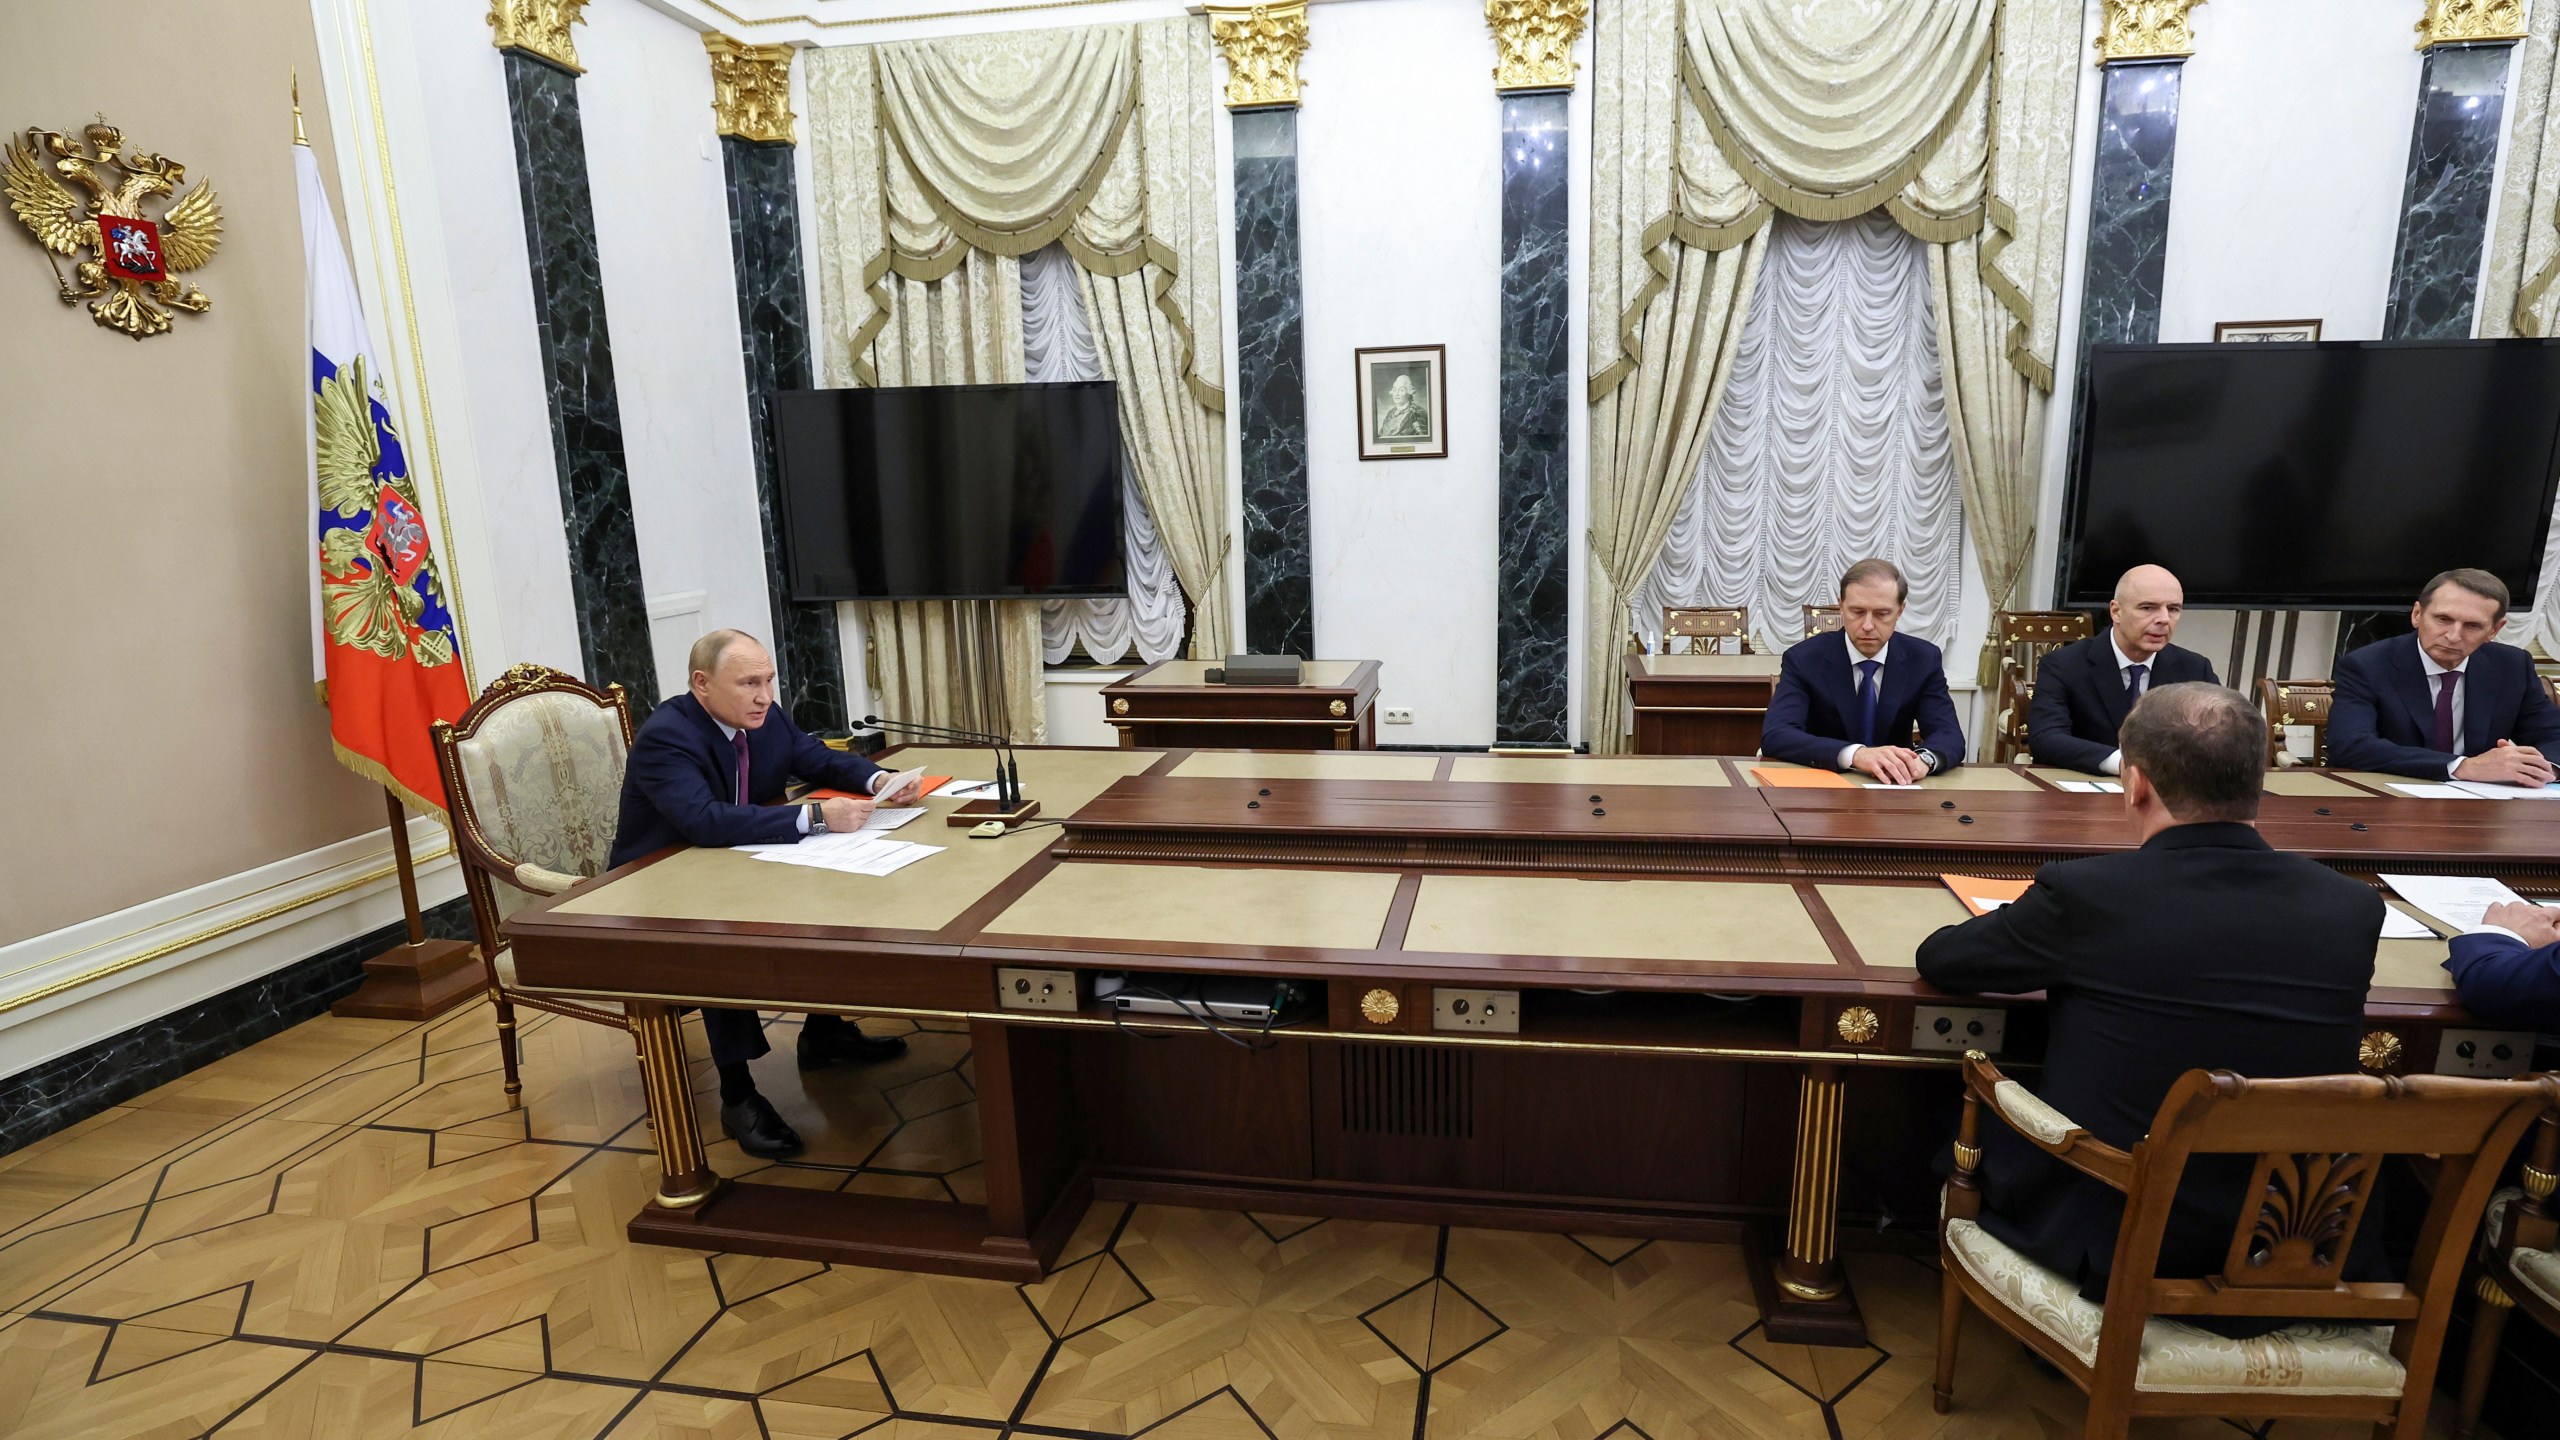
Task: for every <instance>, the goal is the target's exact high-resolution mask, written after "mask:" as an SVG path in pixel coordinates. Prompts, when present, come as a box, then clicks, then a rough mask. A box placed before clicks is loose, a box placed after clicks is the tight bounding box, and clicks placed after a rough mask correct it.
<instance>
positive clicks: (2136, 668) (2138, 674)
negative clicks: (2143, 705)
mask: <svg viewBox="0 0 2560 1440" xmlns="http://www.w3.org/2000/svg"><path fill="white" fill-rule="evenodd" d="M2150 670H2151V667H2150V666H2148V665H2127V666H2126V667H2124V698H2126V699H2127V700H2139V699H2141V698H2142V682H2143V681H2144V680H2145V679H2148V678H2149V674H2150Z"/></svg>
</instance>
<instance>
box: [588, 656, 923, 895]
mask: <svg viewBox="0 0 2560 1440" xmlns="http://www.w3.org/2000/svg"><path fill="white" fill-rule="evenodd" d="M745 734H746V737H747V799H748V801H749V803H748V804H745V805H739V804H734V803H732V797H733V796H735V795H736V794H737V790H738V755H737V751H736V750H735V749H733V748H732V747H731V746H730V743H729V740H728V737H726V736H724V735H722V734H721V733H720V724H719V722H718V721H716V720H713V719H712V718H711V715H710V713H709V712H708V711H706V710H704V709H703V708H702V702H701V701H699V700H696V699H694V698H693V697H692V696H691V695H678V696H676V697H675V698H674V699H672V700H669V701H667V702H666V703H665V704H663V705H660V706H659V707H658V708H657V709H655V710H652V711H650V712H649V718H648V719H647V720H645V721H643V722H642V723H641V726H640V733H639V736H638V737H637V738H636V739H634V740H633V741H632V742H631V762H630V764H629V765H628V766H627V767H625V769H624V770H623V773H622V820H621V823H620V824H619V825H618V826H616V827H615V829H614V834H613V857H612V862H611V863H613V864H615V865H621V864H624V863H626V862H628V861H632V860H637V859H639V858H640V857H641V856H643V855H647V854H650V853H652V852H654V851H658V850H664V849H666V848H667V847H668V846H670V845H706V846H708V845H752V844H780V845H787V844H790V843H791V842H792V841H795V840H797V839H799V838H800V817H799V815H798V813H797V812H796V811H795V810H794V809H793V808H792V807H790V806H786V805H777V804H776V803H775V802H776V801H779V800H780V799H781V798H782V792H783V789H784V787H785V786H786V785H788V784H789V783H790V782H791V781H792V780H794V779H799V780H806V781H809V782H811V783H812V784H817V785H833V786H837V787H839V788H841V789H846V790H852V791H855V792H858V793H866V794H867V793H868V792H869V791H870V789H871V777H872V776H874V775H877V774H879V773H880V767H879V766H877V765H874V764H872V763H871V762H870V761H868V760H865V759H863V758H862V757H861V756H859V755H852V754H848V753H846V752H844V751H841V750H834V749H830V748H828V747H827V746H825V745H822V744H820V743H819V742H818V741H817V740H816V739H814V738H812V737H811V736H810V735H809V733H808V732H807V731H804V730H802V729H801V728H800V727H799V726H797V725H794V724H792V723H791V717H790V715H789V714H787V713H785V712H784V710H783V708H782V707H781V706H779V705H776V706H774V707H773V708H772V709H770V710H767V711H766V712H765V713H764V723H763V724H762V725H759V726H757V727H756V728H755V729H753V730H749V731H746V732H745Z"/></svg>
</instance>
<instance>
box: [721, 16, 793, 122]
mask: <svg viewBox="0 0 2560 1440" xmlns="http://www.w3.org/2000/svg"><path fill="white" fill-rule="evenodd" d="M702 48H703V49H705V50H708V51H710V52H711V118H712V123H713V125H714V127H715V128H716V129H717V130H718V131H719V133H721V134H723V135H735V136H737V137H738V138H739V139H741V140H763V141H780V142H781V143H782V144H785V145H788V144H790V143H791V47H790V46H788V45H741V44H739V43H738V42H737V41H735V40H732V39H730V38H729V37H728V36H726V35H722V34H720V33H718V32H717V31H714V32H712V33H710V34H707V35H704V36H703V37H702Z"/></svg>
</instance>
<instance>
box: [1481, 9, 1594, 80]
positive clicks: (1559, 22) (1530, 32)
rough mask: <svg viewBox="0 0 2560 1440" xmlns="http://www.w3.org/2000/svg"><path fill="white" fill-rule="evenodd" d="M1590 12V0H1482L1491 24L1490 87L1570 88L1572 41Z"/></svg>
mask: <svg viewBox="0 0 2560 1440" xmlns="http://www.w3.org/2000/svg"><path fill="white" fill-rule="evenodd" d="M1590 18H1591V0H1484V23H1485V24H1486V25H1488V26H1491V27H1492V29H1493V49H1494V66H1493V88H1494V89H1496V90H1570V89H1572V88H1573V72H1574V70H1575V68H1576V67H1575V65H1574V63H1573V42H1574V41H1576V40H1579V39H1581V38H1582V27H1583V26H1584V25H1585V24H1586V23H1588V22H1589V20H1590Z"/></svg>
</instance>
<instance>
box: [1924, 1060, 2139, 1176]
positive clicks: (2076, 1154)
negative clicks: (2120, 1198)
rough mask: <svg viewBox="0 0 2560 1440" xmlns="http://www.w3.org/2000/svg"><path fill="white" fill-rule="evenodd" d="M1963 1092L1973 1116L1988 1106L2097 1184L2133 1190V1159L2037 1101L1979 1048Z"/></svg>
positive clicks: (1969, 1063) (1967, 1062)
mask: <svg viewBox="0 0 2560 1440" xmlns="http://www.w3.org/2000/svg"><path fill="white" fill-rule="evenodd" d="M1964 1090H1965V1108H1966V1110H1967V1111H1968V1112H1977V1111H1978V1109H1979V1107H1980V1106H1983V1105H1989V1106H1990V1107H1991V1109H1992V1112H1993V1113H1994V1114H1996V1115H1998V1116H1999V1117H2000V1122H2001V1123H2002V1124H2004V1125H2006V1126H2008V1127H2009V1128H2010V1129H2011V1130H2014V1131H2016V1132H2017V1133H2018V1134H2019V1135H2021V1136H2023V1137H2025V1138H2026V1140H2027V1142H2028V1143H2029V1144H2031V1145H2033V1146H2035V1147H2036V1148H2037V1149H2039V1150H2042V1151H2043V1152H2045V1153H2046V1154H2048V1155H2051V1156H2052V1157H2053V1158H2055V1159H2057V1160H2059V1161H2061V1162H2062V1163H2063V1164H2065V1165H2068V1166H2070V1167H2071V1168H2072V1169H2074V1170H2077V1171H2079V1172H2080V1173H2081V1174H2083V1175H2086V1176H2088V1177H2089V1178H2090V1179H2092V1180H2097V1181H2101V1182H2103V1183H2105V1184H2108V1185H2112V1186H2114V1187H2115V1188H2116V1189H2118V1190H2130V1189H2131V1188H2132V1185H2133V1157H2132V1156H2131V1155H2129V1154H2127V1153H2126V1152H2124V1151H2122V1150H2119V1149H2117V1148H2116V1147H2114V1146H2113V1145H2109V1144H2106V1143H2105V1142H2103V1141H2101V1140H2099V1139H2098V1138H2097V1137H2095V1136H2093V1135H2091V1134H2090V1133H2089V1132H2088V1131H2087V1130H2085V1129H2083V1128H2081V1127H2080V1126H2079V1125H2077V1124H2075V1123H2073V1121H2072V1119H2071V1117H2070V1116H2068V1115H2065V1114H2063V1113H2062V1112H2061V1111H2059V1110H2056V1109H2054V1108H2053V1107H2052V1106H2050V1105H2048V1104H2046V1103H2045V1102H2044V1101H2043V1100H2041V1099H2039V1098H2037V1096H2036V1094H2035V1092H2034V1091H2032V1090H2029V1089H2028V1088H2027V1087H2026V1086H2024V1085H2021V1084H2019V1083H2018V1082H2017V1081H2015V1080H2012V1079H2010V1078H2009V1077H2007V1076H2005V1075H2003V1074H2001V1073H2000V1068H1999V1067H1998V1066H1996V1065H1994V1064H1992V1063H1991V1061H1990V1060H1989V1059H1988V1058H1986V1057H1985V1056H1984V1055H1983V1054H1982V1052H1981V1051H1979V1050H1975V1051H1969V1052H1967V1053H1966V1055H1965V1057H1964ZM1958 1158H1959V1160H1961V1158H1962V1157H1961V1156H1959V1157H1958ZM1964 1168H1967V1169H1970V1168H1971V1167H1969V1166H1968V1167H1964Z"/></svg>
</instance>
